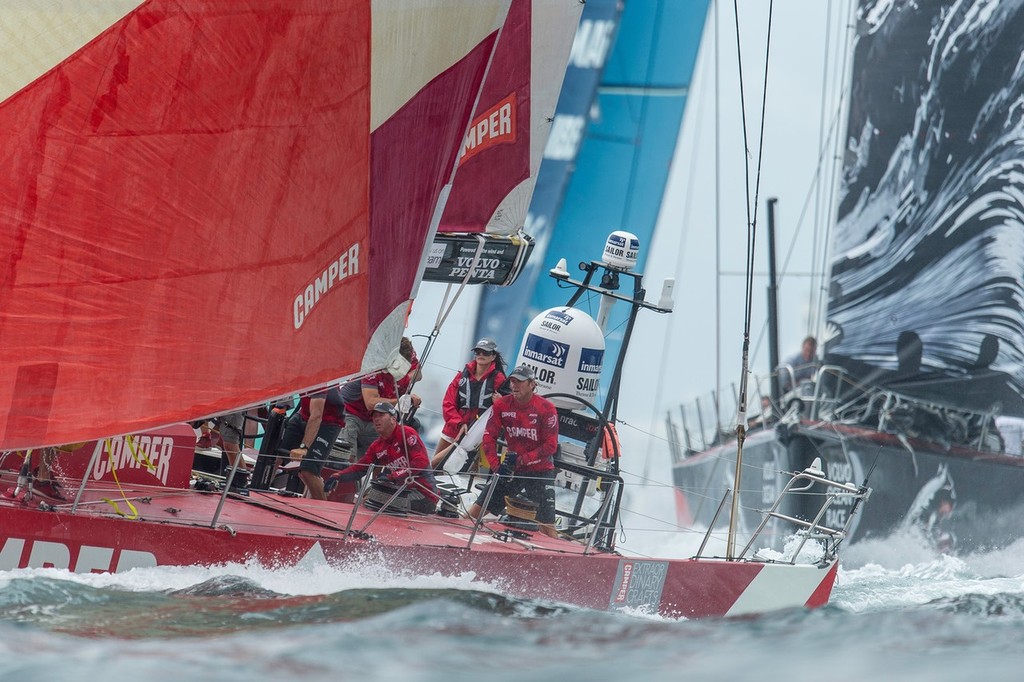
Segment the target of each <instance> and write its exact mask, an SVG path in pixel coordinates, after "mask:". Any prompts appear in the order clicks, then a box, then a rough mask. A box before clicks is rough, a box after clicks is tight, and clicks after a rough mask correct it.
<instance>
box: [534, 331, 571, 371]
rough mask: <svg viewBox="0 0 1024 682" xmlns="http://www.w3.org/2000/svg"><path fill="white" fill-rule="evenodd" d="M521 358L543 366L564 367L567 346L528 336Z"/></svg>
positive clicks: (567, 352) (567, 355)
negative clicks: (540, 363)
mask: <svg viewBox="0 0 1024 682" xmlns="http://www.w3.org/2000/svg"><path fill="white" fill-rule="evenodd" d="M523 357H524V358H529V359H530V360H534V361H536V362H542V363H544V364H545V365H553V366H555V367H565V361H566V359H567V358H568V357H569V346H567V345H566V344H564V343H558V342H557V341H552V340H551V339H545V338H544V337H542V336H537V335H536V334H528V335H527V337H526V347H525V348H524V349H523Z"/></svg>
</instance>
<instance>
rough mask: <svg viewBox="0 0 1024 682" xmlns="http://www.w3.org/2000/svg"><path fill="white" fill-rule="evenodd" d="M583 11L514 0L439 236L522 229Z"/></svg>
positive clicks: (561, 0) (572, 5) (566, 4)
mask: <svg viewBox="0 0 1024 682" xmlns="http://www.w3.org/2000/svg"><path fill="white" fill-rule="evenodd" d="M582 11H583V6H582V4H581V3H579V2H573V1H571V0H570V1H566V0H558V2H535V1H534V0H513V1H512V6H511V8H510V9H509V12H508V19H507V21H506V22H505V25H504V28H503V29H502V32H501V38H500V39H499V41H498V45H497V47H496V48H495V50H494V59H493V63H492V64H491V67H490V69H489V71H488V73H487V79H486V81H485V82H484V87H483V90H482V91H481V93H480V102H479V104H478V105H477V107H476V110H475V112H474V114H473V121H472V124H471V125H470V128H469V131H468V133H467V135H466V139H465V141H464V142H463V149H462V153H461V156H460V159H459V169H458V172H457V174H456V176H455V185H454V188H453V190H452V193H451V196H450V197H449V199H448V202H447V204H446V206H445V211H444V215H443V217H442V219H441V226H440V228H439V229H440V231H441V232H492V233H499V234H505V235H507V234H512V233H514V232H517V231H518V230H520V229H522V228H523V226H524V224H525V222H526V214H527V209H528V208H529V205H530V199H531V197H532V196H533V186H534V183H535V182H536V180H537V172H538V171H539V169H540V162H541V158H542V156H543V151H544V145H545V143H546V142H547V138H548V133H549V132H550V129H551V119H552V118H553V117H554V114H555V105H556V104H557V102H558V93H559V91H560V90H561V87H562V78H563V76H564V75H565V67H566V64H567V62H568V59H569V51H570V48H571V46H572V41H573V36H574V35H575V33H576V26H577V24H579V18H580V14H581V13H582Z"/></svg>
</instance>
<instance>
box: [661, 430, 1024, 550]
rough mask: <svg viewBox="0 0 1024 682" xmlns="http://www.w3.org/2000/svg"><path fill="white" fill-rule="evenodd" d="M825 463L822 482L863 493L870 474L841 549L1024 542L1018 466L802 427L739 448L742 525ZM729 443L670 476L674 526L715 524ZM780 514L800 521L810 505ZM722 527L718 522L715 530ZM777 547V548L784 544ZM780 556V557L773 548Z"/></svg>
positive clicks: (875, 435) (1023, 485) (999, 458)
mask: <svg viewBox="0 0 1024 682" xmlns="http://www.w3.org/2000/svg"><path fill="white" fill-rule="evenodd" d="M815 457H820V458H821V460H822V468H823V469H824V471H825V474H826V475H827V476H828V477H829V478H832V479H835V480H845V481H849V482H851V483H856V484H860V483H863V482H864V478H865V476H866V475H867V474H868V472H870V476H869V478H868V485H870V486H871V488H872V489H873V493H872V495H871V499H870V500H869V501H868V502H867V503H866V504H864V505H863V506H862V507H861V508H860V509H859V510H858V512H857V515H856V516H855V517H854V520H853V525H852V526H851V529H850V535H849V539H848V542H857V541H859V540H863V539H868V538H884V537H887V536H889V535H891V534H893V533H895V532H898V531H902V530H906V529H910V528H916V529H918V530H919V531H920V532H921V533H922V534H923V535H924V537H925V538H927V539H928V540H930V541H932V542H933V543H934V544H935V545H936V546H937V547H938V548H939V549H941V550H944V551H947V550H948V551H955V552H957V553H965V552H969V551H972V550H978V549H989V548H996V547H1002V546H1005V545H1007V544H1009V543H1011V542H1013V541H1014V540H1016V539H1018V538H1020V537H1021V536H1022V535H1024V532H1022V529H1021V524H1020V516H1019V514H1018V511H1024V458H1021V457H1013V456H1008V455H999V454H992V453H987V452H979V451H975V450H970V449H967V448H956V447H954V448H946V449H943V447H942V446H941V445H938V444H935V443H929V442H920V441H915V440H907V441H906V442H905V443H904V442H901V440H900V439H897V438H896V437H895V436H893V435H891V434H886V433H880V432H877V431H872V430H869V429H863V428H858V427H838V426H837V425H835V424H825V423H821V422H807V421H804V422H801V423H800V424H798V425H795V426H793V427H790V428H789V429H788V430H783V431H775V430H768V431H763V432H758V433H754V434H752V435H751V436H750V437H748V439H747V441H746V443H745V445H744V448H743V463H744V466H743V473H742V481H741V490H742V491H741V494H740V500H741V506H742V507H743V509H744V512H743V516H744V524H742V525H747V524H749V522H750V520H751V519H753V518H754V516H755V515H754V511H753V510H755V509H763V508H765V506H766V502H765V500H766V499H769V498H771V499H774V496H775V495H776V494H777V492H778V490H777V489H778V487H779V486H781V485H784V483H785V481H786V480H788V477H787V476H785V475H783V473H782V472H785V471H795V470H799V469H802V468H804V467H806V466H808V465H809V464H810V463H811V462H812V461H813V459H814V458H815ZM735 458H736V446H735V442H732V443H727V444H725V445H722V446H720V447H716V448H712V449H709V450H707V451H705V452H701V453H698V454H695V455H692V456H690V457H688V458H686V459H684V460H682V461H681V462H678V463H677V464H676V465H675V466H674V467H673V477H674V483H675V485H676V486H677V487H678V488H679V489H680V490H681V492H682V497H681V500H682V501H681V503H680V510H679V511H680V517H681V519H680V520H681V522H683V523H690V524H691V525H697V526H701V527H706V526H708V525H709V524H710V523H711V521H712V519H713V518H714V515H715V511H716V509H717V508H718V503H719V501H720V500H721V498H722V495H723V492H724V490H725V489H726V487H727V486H731V483H732V479H733V476H734V471H735V461H736V460H735ZM806 499H807V501H806V503H799V502H798V503H794V506H793V507H791V508H790V509H787V510H783V511H785V512H786V513H789V514H794V515H796V516H799V517H801V518H807V515H808V513H810V511H809V510H810V509H811V507H812V506H813V507H814V509H815V510H816V509H817V506H816V505H814V501H815V500H816V499H817V496H816V495H808V496H807V498H806ZM851 508H852V501H851V503H850V504H849V505H836V506H834V507H833V508H832V509H830V510H829V511H828V512H827V515H826V517H825V519H824V520H823V523H824V525H826V526H828V527H831V528H842V527H843V524H844V523H845V521H846V519H847V518H848V516H849V514H850V511H851ZM726 523H727V519H726V514H725V513H724V512H723V513H722V515H721V516H720V518H719V519H718V520H717V522H716V524H715V525H716V526H723V525H725V524H726ZM778 541H779V542H780V543H781V542H782V538H779V539H778ZM776 549H778V547H776Z"/></svg>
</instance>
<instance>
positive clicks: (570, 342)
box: [516, 307, 604, 409]
mask: <svg viewBox="0 0 1024 682" xmlns="http://www.w3.org/2000/svg"><path fill="white" fill-rule="evenodd" d="M519 363H523V364H527V365H530V366H531V367H533V369H534V371H535V372H536V373H537V392H538V393H540V394H542V395H543V394H547V393H567V394H569V395H573V396H577V397H580V398H583V399H584V400H587V401H589V402H594V400H595V398H596V397H597V387H598V383H599V381H600V378H601V367H602V366H603V364H604V335H603V334H602V333H601V328H600V327H598V326H597V323H596V322H594V319H593V318H592V317H590V315H587V314H586V313H585V312H583V311H582V310H578V309H577V308H566V307H561V308H549V309H548V310H545V311H544V312H542V313H541V314H540V315H538V316H537V317H535V318H533V321H531V322H530V324H529V326H527V328H526V334H525V336H524V337H523V343H522V345H521V346H520V347H519V362H517V363H516V364H519ZM551 402H553V403H554V404H555V405H556V406H557V407H566V408H569V409H576V408H579V407H580V404H579V403H578V402H576V401H575V400H571V399H566V398H552V399H551Z"/></svg>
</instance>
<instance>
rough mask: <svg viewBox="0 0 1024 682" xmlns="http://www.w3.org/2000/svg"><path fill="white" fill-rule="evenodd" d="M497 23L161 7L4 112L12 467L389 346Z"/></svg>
mask: <svg viewBox="0 0 1024 682" xmlns="http://www.w3.org/2000/svg"><path fill="white" fill-rule="evenodd" d="M98 4H104V3H98ZM106 4H114V3H106ZM121 4H124V3H121ZM506 6H507V3H506V2H499V1H495V2H490V3H484V2H480V3H474V4H473V5H472V7H471V8H467V6H466V4H465V3H460V2H456V1H455V0H449V1H448V2H444V1H441V2H431V3H422V4H416V3H410V2H404V1H403V2H398V1H397V0H396V1H389V0H376V1H374V2H370V1H369V0H363V1H357V0H346V2H327V1H325V0H279V1H276V2H274V1H271V0H265V1H257V0H179V1H177V2H176V1H174V0H150V1H148V2H145V3H143V4H141V5H139V6H138V7H136V8H134V9H132V10H130V11H129V12H128V13H127V14H126V15H124V16H123V17H121V18H120V19H118V20H116V21H115V22H114V23H112V24H111V25H109V26H108V27H106V28H104V29H102V30H101V31H100V32H99V33H98V34H97V35H95V36H94V37H92V38H91V39H90V40H88V42H85V43H84V44H83V45H81V46H77V45H76V46H74V48H73V49H70V50H69V51H68V54H67V55H66V57H64V58H62V59H60V60H58V61H56V62H55V64H54V65H53V67H52V68H49V70H47V71H45V73H42V74H41V75H38V77H33V79H32V80H30V81H28V82H26V83H25V84H24V85H23V86H22V87H20V89H17V90H16V91H13V94H10V95H9V96H8V97H7V98H6V99H5V100H4V101H3V102H0V140H2V143H0V159H2V162H3V168H4V174H3V177H2V178H0V221H2V232H3V236H2V238H0V254H2V258H3V267H2V269H0V404H5V405H9V408H8V410H7V415H6V417H5V418H4V419H2V420H0V449H10V448H17V447H27V446H38V445H44V444H53V443H63V442H73V441H83V440H90V439H94V438H98V437H102V436H106V435H112V434H121V433H127V432H132V431H137V430H141V429H144V428H148V427H152V426H157V425H161V424H167V423H171V422H175V421H179V420H183V419H188V418H194V417H196V416H198V415H204V414H212V413H217V412H221V411H226V410H229V409H233V408H237V407H239V406H241V405H246V404H253V403H257V402H260V401H262V400H265V399H267V398H270V397H273V396H276V395H282V394H287V393H289V392H291V391H293V390H295V389H298V388H303V387H309V386H314V385H320V384H324V383H327V382H329V381H331V380H333V379H336V378H339V377H344V376H348V375H351V374H354V373H356V372H358V371H360V369H361V368H362V367H363V364H364V361H367V360H366V358H365V357H364V352H366V351H367V348H368V346H369V347H370V349H371V352H370V355H371V356H372V352H373V351H374V350H375V349H376V351H377V356H375V357H378V358H379V355H380V352H381V349H384V348H389V347H394V346H395V345H397V340H398V337H399V336H400V334H401V326H402V325H401V323H402V319H401V318H402V317H403V316H404V311H405V309H406V308H407V300H408V298H409V296H410V292H411V290H412V287H413V283H414V280H415V273H416V269H417V265H418V263H419V262H420V258H421V251H422V249H423V245H424V242H425V240H426V237H427V233H428V230H429V222H430V217H431V215H432V213H433V211H434V205H435V202H436V200H437V196H438V193H439V192H440V190H441V188H442V187H443V185H444V184H445V182H447V180H448V178H449V176H450V173H451V168H452V167H453V165H454V163H455V160H456V155H457V154H458V151H459V147H460V144H461V141H462V138H463V134H464V131H465V129H466V126H467V124H468V122H469V118H470V115H471V109H472V104H473V102H474V101H475V100H476V95H477V91H478V89H479V86H480V82H481V80H482V78H483V74H484V71H485V68H486V65H487V62H488V59H489V58H490V54H491V51H492V48H493V44H494V41H495V40H496V31H495V28H496V27H497V26H499V25H500V23H501V21H502V20H503V18H504V11H505V7H506ZM410 9H416V10H418V11H416V12H410V11H408V10H410ZM33 11H35V12H37V13H38V14H40V15H42V14H45V13H46V12H48V11H50V12H51V13H52V12H53V11H55V10H46V9H39V10H33ZM29 13H30V12H29ZM410 14H415V16H414V17H410V16H409V15H410ZM54 23H55V22H49V25H51V26H52V25H54ZM453 35H457V36H460V37H458V38H456V39H453V38H452V36H453ZM423 45H432V46H438V47H437V49H435V50H422V49H418V48H419V47H421V46H423ZM378 366H379V365H378Z"/></svg>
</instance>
